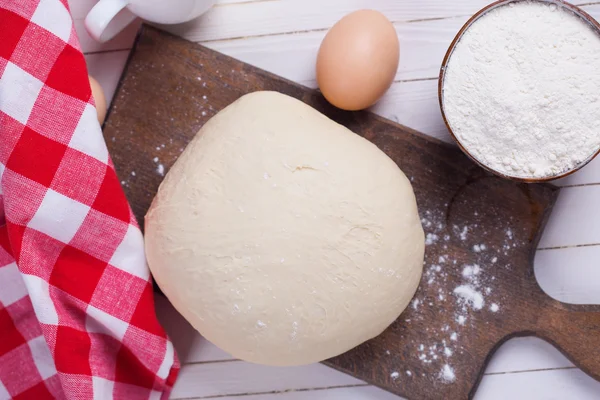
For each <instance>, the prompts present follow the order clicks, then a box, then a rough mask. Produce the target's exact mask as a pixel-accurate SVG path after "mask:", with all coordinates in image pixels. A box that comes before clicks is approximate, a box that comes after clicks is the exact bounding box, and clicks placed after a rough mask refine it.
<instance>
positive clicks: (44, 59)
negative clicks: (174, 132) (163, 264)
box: [0, 0, 178, 400]
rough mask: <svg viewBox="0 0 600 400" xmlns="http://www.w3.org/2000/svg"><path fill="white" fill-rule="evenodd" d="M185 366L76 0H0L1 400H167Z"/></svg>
mask: <svg viewBox="0 0 600 400" xmlns="http://www.w3.org/2000/svg"><path fill="white" fill-rule="evenodd" d="M177 371H178V363H177V360H176V357H175V354H174V351H173V346H172V344H171V342H170V341H169V340H168V339H167V337H166V335H165V332H164V331H163V329H162V328H161V327H160V325H159V323H158V321H157V319H156V316H155V313H154V302H153V292H152V286H151V283H150V276H149V272H148V268H147V266H146V263H145V258H144V252H143V239H142V234H141V232H140V230H139V229H138V227H137V225H136V221H135V219H134V217H133V215H132V212H131V210H130V208H129V205H128V203H127V200H126V199H125V196H124V194H123V191H122V189H121V187H120V185H119V181H118V179H117V175H116V174H115V171H114V168H113V165H112V163H111V160H110V158H109V155H108V152H107V149H106V145H105V143H104V141H103V138H102V132H101V130H100V126H99V125H98V122H97V119H96V110H95V107H94V102H93V98H92V97H91V92H90V87H89V83H88V77H87V71H86V65H85V60H84V57H83V55H82V53H81V50H80V48H79V43H78V40H77V37H76V35H75V30H74V28H73V22H72V20H71V16H70V14H69V9H68V5H67V0H0V399H7V398H15V399H34V400H44V399H48V398H59V399H62V398H67V399H111V398H115V399H132V400H134V399H166V398H167V397H168V395H169V392H170V390H171V387H172V386H173V383H174V380H175V377H176V375H177Z"/></svg>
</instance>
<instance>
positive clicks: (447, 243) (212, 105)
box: [104, 26, 600, 400]
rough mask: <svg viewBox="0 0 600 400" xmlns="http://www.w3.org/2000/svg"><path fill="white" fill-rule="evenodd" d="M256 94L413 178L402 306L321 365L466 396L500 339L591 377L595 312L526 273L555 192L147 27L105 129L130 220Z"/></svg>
mask: <svg viewBox="0 0 600 400" xmlns="http://www.w3.org/2000/svg"><path fill="white" fill-rule="evenodd" d="M256 90H276V91H279V92H282V93H286V94H288V95H290V96H293V97H296V98H298V99H300V100H302V101H304V102H306V103H308V104H310V105H311V106H313V107H315V108H316V109H317V110H319V111H321V112H323V113H325V114H326V115H328V116H329V117H331V118H332V119H334V120H336V121H338V122H340V123H342V124H344V125H346V126H347V127H348V128H350V129H351V130H352V131H354V132H356V133H357V134H359V135H362V136H364V137H366V138H367V139H369V140H371V141H372V142H373V143H375V144H376V145H377V146H379V148H380V149H382V150H383V151H384V152H385V153H387V154H388V156H390V157H391V158H392V159H393V160H394V161H395V162H396V163H397V164H398V165H399V166H400V167H401V168H402V170H403V171H404V172H405V173H406V175H407V176H408V177H409V178H410V180H411V181H412V184H413V186H414V190H415V193H416V196H417V202H418V205H419V210H420V214H421V217H422V222H423V226H424V229H425V232H426V234H427V249H426V258H425V265H424V273H423V278H422V281H421V284H420V287H419V289H418V291H417V293H416V295H415V297H414V300H413V302H412V303H411V305H410V306H409V308H408V309H407V310H406V311H405V312H404V313H403V314H402V315H401V316H400V318H399V319H398V320H397V321H396V322H395V323H394V324H393V325H392V326H391V327H390V328H389V329H387V330H386V331H385V332H384V333H383V334H382V335H380V336H378V337H377V338H375V339H373V340H371V341H369V342H367V343H364V344H363V345H361V346H359V347H357V348H355V349H353V350H351V351H349V352H348V353H346V354H343V355H341V356H339V357H336V358H334V359H332V360H328V361H327V362H326V364H328V365H330V366H332V367H334V368H337V369H340V370H342V371H344V372H347V373H349V374H352V375H354V376H356V377H358V378H360V379H364V380H366V381H368V382H371V383H373V384H375V385H378V386H380V387H382V388H384V389H387V390H389V391H391V392H394V393H397V394H399V395H402V396H404V397H406V398H408V399H410V400H426V399H427V400H429V399H431V400H439V399H466V398H471V397H472V396H473V394H474V393H475V390H476V387H477V385H478V383H479V381H480V379H481V376H482V374H483V372H484V369H485V367H486V364H487V363H488V361H489V359H490V357H491V356H492V354H493V353H494V351H495V350H496V349H497V348H498V347H499V346H500V345H501V344H502V343H503V342H504V341H506V340H508V339H510V338H512V337H515V336H538V337H540V338H542V339H545V340H547V341H549V342H550V343H552V344H553V345H554V346H556V347H557V348H558V349H559V350H560V351H562V352H563V353H564V354H565V355H566V356H567V357H568V358H569V359H570V360H571V361H573V363H575V364H576V365H577V366H579V367H580V368H582V369H583V370H584V371H585V372H587V373H588V374H590V375H591V376H592V377H594V378H596V379H599V378H600V307H598V306H575V305H567V304H563V303H560V302H558V301H555V300H553V299H551V298H550V297H548V296H547V295H546V294H545V293H544V292H543V291H542V290H541V289H540V287H539V286H538V284H537V282H536V279H535V276H534V271H533V262H532V261H533V256H534V252H535V249H536V245H537V243H538V239H539V237H540V234H541V232H542V229H543V228H544V224H545V222H546V220H547V218H548V216H549V214H550V211H551V209H552V206H553V204H554V201H555V200H556V197H557V195H558V189H557V188H555V187H553V186H550V185H526V184H519V183H513V182H510V181H506V180H502V179H500V178H497V177H495V176H492V175H490V174H488V173H486V172H484V171H483V170H482V169H481V168H479V167H477V166H476V165H475V164H474V163H472V162H471V161H470V160H469V159H467V157H465V156H464V155H463V154H462V153H461V152H460V151H459V150H458V149H457V148H456V147H455V146H451V145H448V144H445V143H442V142H439V141H437V140H434V139H432V138H429V137H426V136H424V135H422V134H420V133H418V132H415V131H413V130H411V129H408V128H406V127H403V126H401V125H398V124H395V123H393V122H391V121H388V120H386V119H384V118H381V117H379V116H377V115H374V114H371V113H369V112H344V111H340V110H338V109H335V108H333V107H332V106H330V105H329V104H328V103H327V102H326V101H325V100H324V99H323V98H322V97H321V95H320V94H319V93H318V92H316V91H314V90H310V89H307V88H305V87H302V86H300V85H297V84H295V83H293V82H289V81H287V80H285V79H282V78H280V77H277V76H274V75H272V74H270V73H267V72H265V71H262V70H260V69H257V68H255V67H252V66H250V65H248V64H245V63H242V62H240V61H236V60H234V59H232V58H230V57H227V56H225V55H223V54H220V53H217V52H214V51H212V50H209V49H207V48H205V47H202V46H199V45H196V44H194V43H191V42H188V41H185V40H183V39H179V38H176V37H173V36H171V35H169V34H166V33H163V32H161V31H159V30H156V29H154V28H151V27H147V26H146V27H143V28H142V30H141V33H140V35H139V37H138V39H137V42H136V45H135V48H134V50H133V52H132V54H131V58H130V60H129V63H128V65H127V68H126V70H125V73H124V75H123V78H122V80H121V83H120V86H119V88H118V90H117V93H116V95H115V99H114V101H113V105H112V107H111V109H110V111H109V117H108V120H107V122H106V124H105V127H104V135H105V139H106V141H107V143H108V147H109V150H110V153H111V155H112V158H113V161H114V164H115V166H116V169H117V172H118V174H119V176H120V178H121V179H122V184H123V187H124V189H125V192H126V194H127V196H128V198H129V200H130V201H131V204H132V207H133V211H134V213H135V215H136V217H137V218H138V221H139V222H140V225H141V224H143V216H144V214H145V212H146V210H147V209H148V206H149V205H150V202H151V200H152V198H153V197H154V194H155V193H156V190H157V188H158V186H159V184H160V182H161V181H162V179H163V174H164V173H165V172H166V171H168V170H169V168H170V167H171V165H172V164H173V163H174V162H175V160H177V157H178V156H179V154H180V153H181V152H182V151H183V149H184V147H185V146H186V144H187V143H188V142H189V141H190V139H191V138H192V137H193V136H194V135H195V133H196V132H197V131H198V130H199V129H200V127H201V126H202V125H203V124H204V123H205V122H206V121H207V120H208V119H209V118H210V117H212V116H213V115H214V114H216V113H217V112H218V111H219V110H221V109H222V108H224V107H225V106H227V105H228V104H230V103H231V102H233V101H234V100H236V99H237V98H239V97H240V96H241V95H243V94H245V93H248V92H252V91H256Z"/></svg>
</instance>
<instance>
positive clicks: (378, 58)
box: [317, 10, 400, 110]
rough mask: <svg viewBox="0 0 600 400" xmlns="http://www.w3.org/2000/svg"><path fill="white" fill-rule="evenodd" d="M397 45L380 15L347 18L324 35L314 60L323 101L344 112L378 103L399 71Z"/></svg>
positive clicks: (368, 13) (391, 28)
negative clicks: (325, 100)
mask: <svg viewBox="0 0 600 400" xmlns="http://www.w3.org/2000/svg"><path fill="white" fill-rule="evenodd" d="M399 57H400V44H399V42H398V36H397V35H396V30H395V29H394V26H393V25H392V23H391V22H390V21H389V20H388V19H387V18H386V17H385V16H384V15H383V14H381V13H380V12H378V11H374V10H360V11H355V12H353V13H351V14H348V15H346V16H345V17H344V18H342V19H341V20H339V21H338V22H337V23H336V24H335V25H334V26H333V27H332V28H331V29H330V30H329V32H327V35H326V36H325V39H323V43H321V48H320V49H319V54H318V56H317V81H318V83H319V88H320V89H321V92H322V93H323V95H324V96H325V98H326V99H327V100H328V101H329V102H330V103H331V104H333V105H334V106H336V107H339V108H342V109H344V110H361V109H363V108H367V107H369V106H371V105H373V104H375V103H376V102H377V100H379V99H380V98H381V96H383V94H384V93H385V92H386V90H387V89H388V88H389V87H390V85H391V84H392V82H393V81H394V76H396V71H397V70H398V61H399Z"/></svg>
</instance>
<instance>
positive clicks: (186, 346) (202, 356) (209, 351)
mask: <svg viewBox="0 0 600 400" xmlns="http://www.w3.org/2000/svg"><path fill="white" fill-rule="evenodd" d="M155 302H156V304H155V307H156V315H157V316H158V320H159V322H160V324H161V325H162V326H163V327H164V328H165V330H166V331H167V334H168V335H169V337H170V338H171V340H172V341H173V344H174V346H175V351H176V352H177V355H178V356H179V361H180V362H181V363H182V364H192V363H199V362H204V363H205V362H214V361H224V360H233V357H231V355H229V354H227V353H226V352H224V351H223V350H221V349H219V348H218V347H217V346H215V345H214V344H212V343H211V342H209V341H208V340H206V339H204V338H203V337H202V336H201V335H200V334H199V333H198V332H197V331H196V330H195V329H194V328H192V326H191V325H190V324H189V323H188V322H187V321H186V320H185V319H184V318H183V317H182V316H181V314H179V313H178V312H177V310H175V309H174V308H173V306H172V305H171V303H169V301H168V300H167V299H166V298H165V297H164V296H161V295H157V296H155Z"/></svg>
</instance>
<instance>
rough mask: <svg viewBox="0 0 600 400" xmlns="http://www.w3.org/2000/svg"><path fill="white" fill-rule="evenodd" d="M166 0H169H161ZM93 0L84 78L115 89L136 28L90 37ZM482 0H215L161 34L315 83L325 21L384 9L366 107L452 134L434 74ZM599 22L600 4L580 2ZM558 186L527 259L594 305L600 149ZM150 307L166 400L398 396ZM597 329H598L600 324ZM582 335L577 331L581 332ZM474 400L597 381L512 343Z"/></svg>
mask: <svg viewBox="0 0 600 400" xmlns="http://www.w3.org/2000/svg"><path fill="white" fill-rule="evenodd" d="M164 1H168V0H164ZM95 2H96V0H70V4H71V10H72V13H73V16H74V18H75V24H76V28H77V32H78V33H79V37H80V41H81V43H82V47H83V50H84V52H85V53H86V59H87V62H88V67H89V71H90V74H91V75H93V76H94V77H96V79H98V81H99V82H100V84H101V85H102V87H103V88H104V90H105V92H106V95H107V100H108V101H109V102H110V99H111V98H112V96H113V93H114V91H115V88H116V85H117V82H118V79H119V77H120V75H121V72H122V70H123V66H124V65H125V62H126V59H127V56H128V54H129V49H130V48H131V45H132V42H133V39H134V35H135V32H136V29H137V26H132V27H130V28H129V29H127V31H125V32H123V33H122V34H121V35H119V36H118V37H117V38H116V39H115V40H113V41H111V42H109V43H106V44H99V43H95V42H94V41H93V40H92V39H91V38H90V37H89V36H88V35H87V33H86V32H85V29H84V28H83V19H84V17H85V14H86V13H87V12H88V11H89V9H90V8H91V7H92V5H93V4H94V3H95ZM487 2H488V0H452V1H448V0H371V1H368V0H221V1H219V3H218V5H217V6H215V7H214V8H213V9H212V10H211V11H209V12H208V13H207V14H206V15H204V16H203V17H201V18H200V19H199V20H196V21H193V22H191V23H188V24H185V25H181V26H174V27H171V28H170V30H171V31H173V32H175V33H177V34H179V35H181V36H183V37H185V38H187V39H190V40H193V41H197V42H200V43H203V44H205V45H206V46H209V47H211V48H213V49H216V50H218V51H221V52H223V53H225V54H228V55H231V56H233V57H235V58H238V59H240V60H243V61H246V62H248V63H251V64H254V65H256V66H258V67H261V68H264V69H266V70H268V71H271V72H274V73H276V74H279V75H281V76H284V77H286V78H288V79H291V80H294V81H296V82H300V83H302V84H305V85H307V86H311V87H315V85H316V84H315V73H314V65H315V58H316V53H317V49H318V46H319V43H320V41H321V40H322V38H323V36H324V35H325V33H326V31H327V29H328V28H329V27H331V26H332V25H333V23H335V21H337V20H338V19H339V18H341V17H342V16H343V15H345V14H347V13H348V12H350V11H353V10H357V9H360V8H374V9H377V10H380V11H382V12H383V13H384V14H385V15H387V17H388V18H389V19H390V20H392V21H393V22H394V25H395V26H396V30H397V31H398V36H399V38H400V43H401V62H400V68H399V70H398V74H397V76H396V80H395V82H394V84H393V86H392V88H391V89H390V91H389V92H388V93H387V94H386V96H385V97H384V98H383V99H382V100H381V101H380V103H379V104H377V105H376V106H375V107H374V108H373V111H374V112H376V113H378V114H381V115H383V116H385V117H387V118H390V119H392V120H394V121H397V122H400V123H402V124H404V125H407V126H409V127H411V128H414V129H417V130H419V131H421V132H424V133H426V134H429V135H432V136H435V137H437V138H440V139H442V140H446V141H449V140H450V139H449V137H448V134H447V131H446V129H445V127H444V124H443V122H442V119H441V115H440V111H439V107H438V102H437V75H438V71H439V66H440V63H441V60H442V57H443V55H444V53H445V51H446V49H447V47H448V45H449V43H450V41H451V39H452V38H453V36H454V35H455V34H456V32H457V31H458V30H459V28H460V26H461V25H462V24H463V23H464V22H465V21H466V20H467V19H468V17H469V16H470V15H472V14H473V13H475V12H476V11H477V10H478V9H480V8H482V7H483V6H485V5H486V3H487ZM574 3H575V4H582V5H583V9H584V10H586V11H587V12H588V13H590V14H591V15H592V16H595V17H596V18H598V19H600V1H596V2H594V1H593V0H577V1H574ZM557 184H559V185H560V186H562V187H563V190H562V192H561V194H560V198H559V200H558V203H557V204H556V207H555V209H554V213H553V214H552V217H551V219H550V222H549V223H548V227H547V228H546V232H545V234H544V237H543V238H542V240H541V242H540V246H539V251H538V253H537V257H536V260H535V268H536V275H537V278H538V281H539V283H540V285H541V286H542V288H543V289H544V290H545V291H546V292H547V293H548V294H549V295H550V296H552V297H554V298H556V299H558V300H561V301H564V302H569V303H577V304H600V207H599V206H598V205H599V204H600V157H599V158H598V159H596V161H594V162H592V163H591V164H590V165H589V166H587V167H586V168H585V169H583V170H582V171H580V172H578V173H577V174H575V175H572V176H571V177H568V178H566V179H563V180H560V181H558V182H557ZM157 301H158V304H157V310H158V311H157V312H158V314H159V317H160V319H161V321H162V323H163V325H164V326H165V328H166V329H167V331H168V332H169V334H170V335H171V337H172V339H173V341H174V342H175V346H176V348H177V352H178V354H179V357H180V359H181V361H182V363H183V368H182V370H181V374H180V376H179V380H178V382H177V384H176V386H175V389H174V391H173V397H172V398H174V399H206V398H215V397H218V398H220V399H228V400H233V399H236V400H256V399H267V400H305V399H307V400H308V399H326V400H334V399H335V400H338V399H356V400H367V399H369V400H393V399H399V398H398V397H396V396H394V395H392V394H389V393H387V392H384V391H383V390H380V389H377V388H375V387H373V386H370V385H368V384H366V383H364V382H362V381H360V380H357V379H355V378H353V377H350V376H348V375H345V374H343V373H340V372H337V371H334V370H332V369H330V368H328V367H325V366H323V365H320V364H317V365H310V366H305V367H297V368H270V367H263V366H257V365H252V364H248V363H245V362H242V361H237V360H234V359H232V357H231V356H229V355H228V354H226V353H224V352H223V351H221V350H219V349H217V348H216V347H215V346H213V345H212V344H210V343H209V342H207V341H206V340H205V339H203V338H202V337H200V335H198V334H197V333H196V332H195V331H194V330H193V329H192V328H191V327H190V326H189V325H188V324H187V323H186V322H185V321H184V320H183V318H182V317H181V316H179V315H178V314H177V313H176V312H175V311H174V310H173V309H172V308H171V306H170V305H169V304H168V302H166V301H165V300H164V299H158V300H157ZM598 334H600V332H598ZM581 340H585V338H581ZM476 398H477V399H485V400H495V399H499V400H500V399H502V400H504V399H528V400H536V399H561V400H562V399H577V400H592V399H594V400H596V399H600V383H599V382H596V381H594V380H592V379H591V378H589V377H588V376H587V375H585V374H584V373H583V372H581V371H580V370H578V369H577V368H576V367H574V366H573V364H571V363H570V362H569V361H568V360H567V359H566V358H565V357H563V356H562V355H561V354H560V353H559V352H558V351H557V350H555V349H554V348H553V347H552V346H550V345H548V344H546V343H544V342H542V341H541V340H538V339H533V338H524V339H514V340H511V341H509V342H508V343H506V344H505V345H504V346H503V347H501V348H500V349H499V351H498V352H497V353H496V355H495V356H494V358H493V359H492V361H491V363H490V365H489V366H488V368H487V371H486V375H485V377H484V378H483V381H482V383H481V386H480V388H479V390H478V392H477V395H476Z"/></svg>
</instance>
